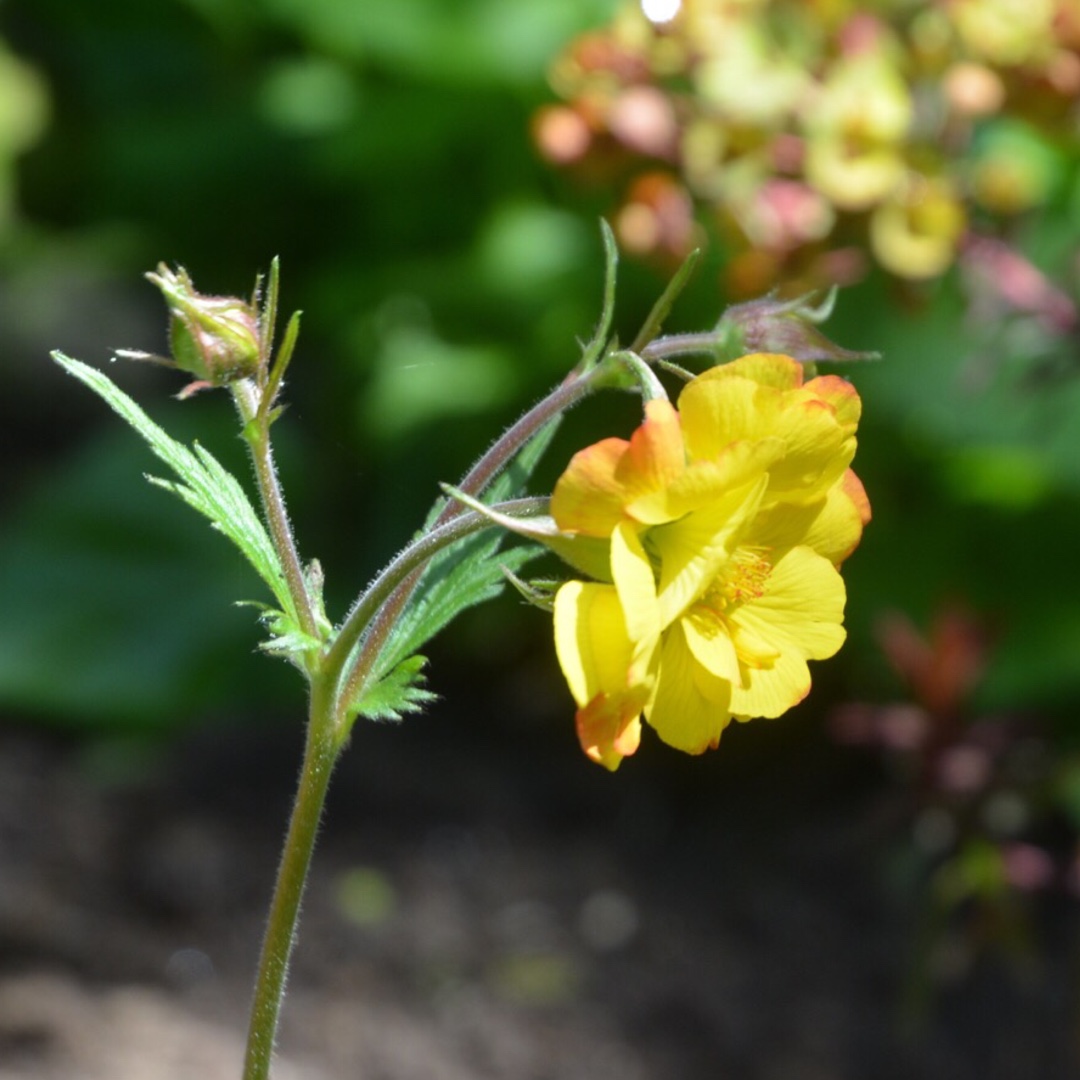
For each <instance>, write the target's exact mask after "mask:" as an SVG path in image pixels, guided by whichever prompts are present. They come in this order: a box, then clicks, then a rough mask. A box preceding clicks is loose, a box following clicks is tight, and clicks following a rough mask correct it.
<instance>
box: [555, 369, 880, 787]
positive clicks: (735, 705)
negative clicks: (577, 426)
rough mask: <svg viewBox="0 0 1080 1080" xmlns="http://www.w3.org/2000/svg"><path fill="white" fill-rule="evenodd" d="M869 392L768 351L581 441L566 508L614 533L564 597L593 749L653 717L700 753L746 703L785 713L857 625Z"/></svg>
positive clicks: (565, 656)
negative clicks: (860, 430) (846, 569)
mask: <svg viewBox="0 0 1080 1080" xmlns="http://www.w3.org/2000/svg"><path fill="white" fill-rule="evenodd" d="M859 411H860V402H859V398H858V395H857V394H856V393H855V391H854V389H853V388H852V387H851V386H850V385H849V384H848V383H847V382H845V381H844V380H842V379H839V378H837V377H835V376H823V377H819V378H815V379H811V380H810V381H808V382H806V383H804V382H803V369H802V367H801V366H800V365H799V364H798V363H796V362H795V361H794V360H792V359H791V358H790V357H787V356H780V355H775V354H755V355H752V356H747V357H743V358H742V359H741V360H738V361H736V362H735V363H733V364H727V365H724V366H721V367H717V368H713V369H712V370H710V371H707V372H705V373H704V374H703V375H701V376H699V377H698V378H696V379H694V380H692V381H691V382H690V383H689V384H688V385H687V386H686V388H685V389H684V390H683V392H682V395H681V397H680V398H679V410H678V412H677V411H676V410H675V409H674V408H673V407H672V406H671V404H670V403H669V402H667V401H663V400H658V401H651V402H649V403H648V405H647V406H646V415H645V420H644V422H643V423H642V425H641V427H639V428H638V430H637V431H636V432H635V433H634V434H633V436H632V437H631V439H630V440H629V441H627V440H623V439H605V440H603V441H602V442H599V443H597V444H595V445H594V446H591V447H589V448H587V449H586V450H583V451H581V452H580V453H579V454H577V455H575V457H574V458H573V460H572V461H571V463H570V465H569V467H568V468H567V470H566V472H565V473H564V474H563V476H562V477H561V478H560V480H559V482H558V484H557V485H556V488H555V492H554V494H553V497H552V504H551V512H552V517H553V518H554V520H555V523H556V524H557V525H558V526H559V528H560V529H561V530H562V531H563V532H564V533H571V534H577V535H579V536H583V537H592V538H599V539H604V540H607V541H608V542H609V545H610V556H609V571H610V573H609V575H608V580H603V581H594V582H583V581H571V582H567V583H566V584H565V585H563V586H562V587H561V588H560V589H559V591H558V593H557V595H556V598H555V644H556V650H557V652H558V656H559V662H560V665H561V667H562V669H563V673H564V674H565V676H566V679H567V682H568V684H569V687H570V691H571V693H572V694H573V696H574V698H575V700H576V702H577V704H578V712H577V727H578V736H579V738H580V740H581V744H582V747H583V749H584V750H585V752H586V754H588V756H589V757H590V758H592V759H593V760H594V761H597V762H599V763H601V764H603V765H605V766H607V767H608V768H609V769H614V768H617V767H618V765H619V762H620V761H621V760H622V758H623V757H624V756H626V755H628V754H632V753H633V752H634V751H635V750H636V749H637V745H638V742H639V740H640V727H641V716H642V715H644V717H645V719H646V720H647V721H648V723H649V724H650V725H651V726H652V727H653V728H654V729H655V730H656V732H657V733H658V734H659V736H660V738H661V739H663V741H664V742H666V743H668V744H670V745H671V746H674V747H676V748H678V749H680V750H684V751H686V752H688V753H692V754H697V753H701V752H702V751H704V750H705V749H707V748H708V747H715V746H716V745H717V742H718V740H719V738H720V735H721V732H722V731H723V729H724V728H725V727H726V726H727V724H728V723H729V722H730V721H731V719H732V718H734V719H738V720H748V719H750V718H752V717H758V716H760V717H775V716H779V715H780V714H781V713H783V712H785V711H786V710H787V709H789V708H790V707H791V706H792V705H794V704H796V703H797V702H799V701H801V700H802V698H804V697H805V696H806V694H807V693H808V692H809V689H810V674H809V670H808V668H807V664H806V662H807V660H819V659H824V658H826V657H829V656H832V655H833V654H834V653H835V652H836V651H837V649H839V647H840V645H841V644H842V642H843V640H844V630H843V626H842V622H843V612H844V601H845V592H844V585H843V581H842V580H841V578H840V575H839V573H838V570H837V568H838V566H839V565H840V563H841V562H842V561H843V560H844V559H845V558H846V557H847V556H848V555H849V554H850V553H851V551H853V550H854V548H855V547H856V545H857V544H858V542H859V539H860V537H861V535H862V529H863V526H864V524H865V523H866V522H867V521H869V517H870V510H869V504H868V502H867V499H866V495H865V493H864V491H863V489H862V485H861V484H860V483H859V481H858V479H857V478H856V477H855V474H854V473H853V472H851V470H850V469H849V468H848V466H849V464H850V462H851V459H852V457H853V455H854V453H855V428H856V425H857V423H858V419H859Z"/></svg>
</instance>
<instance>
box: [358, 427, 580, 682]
mask: <svg viewBox="0 0 1080 1080" xmlns="http://www.w3.org/2000/svg"><path fill="white" fill-rule="evenodd" d="M558 424H559V421H558V420H557V419H556V420H552V421H550V422H549V423H547V424H545V425H544V426H543V427H542V428H541V429H540V430H539V431H538V432H537V433H536V435H534V436H533V437H532V438H531V439H530V440H529V441H528V442H527V443H526V444H525V445H524V446H523V447H522V448H521V450H520V451H519V452H518V454H517V455H516V456H515V457H514V459H513V460H512V461H511V462H510V464H509V465H508V466H507V467H506V468H505V469H504V470H503V471H502V473H500V474H499V475H498V476H497V477H496V478H495V479H494V480H493V481H492V483H491V484H489V485H488V488H487V490H486V492H485V493H484V502H485V503H486V502H498V501H501V500H503V499H506V498H509V497H510V496H512V495H514V494H517V493H518V492H520V491H521V490H522V489H523V488H524V486H525V483H526V482H527V481H528V479H529V476H530V475H531V473H532V471H533V469H534V468H535V467H536V464H537V462H538V461H539V460H540V458H541V456H542V455H543V453H544V451H545V450H546V449H547V447H548V444H549V443H550V442H551V439H552V437H553V436H554V434H555V431H556V429H557V428H558ZM445 502H446V500H445V499H439V500H438V501H437V502H436V503H435V505H434V506H433V507H432V509H431V513H430V514H429V515H428V522H427V524H428V526H429V527H430V525H431V524H432V522H433V521H434V520H435V518H436V517H437V516H438V514H439V512H440V510H441V509H442V507H443V506H444V505H445ZM504 539H505V533H504V532H503V531H502V530H499V531H498V532H495V533H490V532H489V533H481V534H479V535H477V536H471V537H469V538H468V539H466V540H462V541H460V542H459V543H457V544H454V545H452V546H450V547H448V548H446V549H445V550H444V551H442V552H440V553H439V554H438V555H437V556H436V557H435V558H434V559H432V561H431V562H430V563H429V564H428V566H427V569H426V570H425V571H424V576H423V577H422V578H421V579H420V583H419V585H418V586H417V588H416V590H415V592H414V593H413V595H412V597H411V599H410V600H409V604H408V607H407V608H406V609H405V611H404V613H403V614H402V616H401V618H399V619H398V621H397V624H396V625H395V627H394V629H393V631H392V633H391V634H390V637H389V639H388V640H387V643H386V645H384V646H383V650H382V653H381V654H380V656H379V660H378V663H377V665H376V671H386V670H389V669H390V668H392V667H394V666H395V665H396V664H399V663H401V661H402V660H403V659H404V658H405V657H407V656H410V655H411V654H412V653H415V652H416V651H417V650H418V649H421V648H423V646H424V645H425V644H426V643H427V642H428V641H430V640H431V638H433V637H434V636H435V635H436V634H437V633H438V632H439V631H440V630H442V629H443V628H444V627H445V626H446V625H447V624H449V623H450V622H451V621H452V620H453V619H454V618H455V616H457V615H459V614H460V613H461V612H462V611H465V610H466V609H467V608H470V607H475V606H476V605H478V604H482V603H484V602H485V601H487V600H492V599H494V598H495V597H496V596H498V595H499V594H500V593H501V592H502V591H503V589H504V588H505V586H506V577H505V575H504V573H503V568H504V567H505V568H506V569H507V570H510V571H515V570H520V569H521V567H522V566H524V565H525V563H527V562H528V561H529V560H530V559H534V558H536V556H537V555H539V554H541V550H542V549H541V548H539V547H537V546H535V545H529V546H521V547H516V548H513V549H511V550H509V551H505V552H502V553H499V546H500V545H501V544H502V542H503V540H504ZM496 556H497V557H496Z"/></svg>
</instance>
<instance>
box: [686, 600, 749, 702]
mask: <svg viewBox="0 0 1080 1080" xmlns="http://www.w3.org/2000/svg"><path fill="white" fill-rule="evenodd" d="M679 625H681V627H682V631H683V634H684V636H685V638H686V645H687V648H689V650H690V651H691V652H692V653H693V654H694V659H695V660H697V662H698V664H699V665H700V666H701V667H703V668H704V669H705V670H706V671H709V672H711V673H712V675H713V676H714V677H715V678H716V679H718V680H723V681H724V682H726V683H727V684H728V686H729V692H730V686H731V685H732V684H735V685H738V683H739V681H740V680H741V678H742V676H741V675H740V673H739V657H738V654H737V653H736V652H735V645H734V644H733V643H732V640H731V635H730V634H729V632H728V629H727V627H726V626H725V625H724V623H723V621H722V620H721V619H719V618H717V617H716V616H715V615H714V614H712V613H711V612H704V611H701V610H700V609H699V608H696V607H692V608H691V609H690V610H689V611H688V612H687V613H686V615H684V616H683V618H682V619H680V620H679ZM706 696H707V697H708V696H709V695H708V693H706Z"/></svg>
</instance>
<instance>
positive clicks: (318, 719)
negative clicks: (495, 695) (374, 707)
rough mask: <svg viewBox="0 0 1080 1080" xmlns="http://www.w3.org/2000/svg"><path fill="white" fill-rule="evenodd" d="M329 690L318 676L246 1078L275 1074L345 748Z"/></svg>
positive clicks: (262, 961)
mask: <svg viewBox="0 0 1080 1080" xmlns="http://www.w3.org/2000/svg"><path fill="white" fill-rule="evenodd" d="M329 689H330V688H329V687H328V686H327V684H326V682H325V680H322V679H316V680H315V681H314V682H313V684H312V688H311V702H310V706H309V714H308V729H307V743H306V745H305V747H304V760H303V764H302V765H301V768H300V780H299V783H298V785H297V790H296V798H295V801H294V802H293V809H292V816H291V818H290V819H289V830H288V833H287V834H286V836H285V846H284V848H283V849H282V854H281V863H280V865H279V866H278V872H277V880H276V882H275V884H274V896H273V899H272V901H271V904H270V911H269V914H268V916H267V920H266V933H265V936H264V937H263V943H262V951H261V953H260V955H259V969H258V974H257V976H256V979H255V993H254V997H253V999H252V1004H251V1020H250V1023H249V1026H248V1037H247V1049H246V1051H245V1055H244V1073H243V1080H268V1078H269V1076H270V1065H271V1061H272V1059H273V1055H274V1042H275V1038H276V1034H277V1027H278V1018H279V1016H280V1014H281V1003H282V1000H283V998H284V996H285V982H286V978H287V976H288V970H289V958H290V956H291V955H292V948H293V945H294V943H295V940H296V926H297V922H298V920H299V917H300V901H301V900H302V899H303V895H304V886H305V885H306V884H307V877H308V869H309V868H310V866H311V857H312V854H313V853H314V851H315V838H316V834H317V833H318V829H319V820H320V818H321V817H322V810H323V804H324V803H325V801H326V792H327V789H328V787H329V784H330V775H331V773H332V772H333V768H334V763H335V761H336V760H337V756H338V754H339V752H340V746H339V744H338V742H337V740H336V739H335V738H334V731H333V727H334V723H333V712H334V707H333V695H332V693H330V692H329Z"/></svg>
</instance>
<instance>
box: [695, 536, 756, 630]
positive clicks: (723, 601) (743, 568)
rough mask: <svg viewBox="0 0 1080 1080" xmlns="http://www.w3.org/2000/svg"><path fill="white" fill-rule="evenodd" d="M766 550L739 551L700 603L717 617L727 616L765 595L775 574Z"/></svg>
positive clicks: (742, 549) (749, 549) (748, 549)
mask: <svg viewBox="0 0 1080 1080" xmlns="http://www.w3.org/2000/svg"><path fill="white" fill-rule="evenodd" d="M766 554H767V549H765V548H739V549H737V550H736V551H735V553H734V554H733V555H732V556H731V559H730V560H729V561H728V563H727V565H726V566H725V567H724V569H723V570H722V571H721V572H720V574H719V575H718V576H717V578H716V580H715V581H714V582H713V583H712V584H711V585H710V586H709V588H708V590H707V591H706V593H705V595H704V596H703V597H702V598H701V601H700V603H701V604H703V605H704V606H705V607H706V608H708V609H709V610H710V611H712V612H714V613H715V614H716V615H721V616H723V615H726V614H727V613H728V612H730V611H732V610H733V609H735V608H738V607H741V606H742V605H743V604H745V603H747V601H750V600H757V599H758V598H759V597H761V596H764V595H765V586H766V585H767V584H768V581H769V575H770V574H771V573H772V564H771V563H770V562H769V560H768V559H767V558H766Z"/></svg>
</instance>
